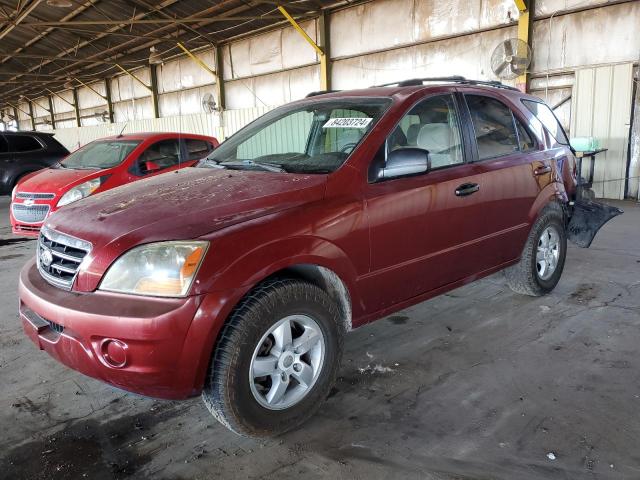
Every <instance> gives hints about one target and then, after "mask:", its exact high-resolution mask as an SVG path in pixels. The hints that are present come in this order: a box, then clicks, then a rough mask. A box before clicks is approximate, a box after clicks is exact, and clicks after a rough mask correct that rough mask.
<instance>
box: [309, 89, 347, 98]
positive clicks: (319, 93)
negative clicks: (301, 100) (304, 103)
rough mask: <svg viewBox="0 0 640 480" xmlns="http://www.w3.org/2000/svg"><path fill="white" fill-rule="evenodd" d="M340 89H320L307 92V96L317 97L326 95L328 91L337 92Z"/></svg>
mask: <svg viewBox="0 0 640 480" xmlns="http://www.w3.org/2000/svg"><path fill="white" fill-rule="evenodd" d="M339 91H340V90H318V91H316V92H310V93H307V95H306V97H305V98H309V97H315V96H317V95H324V94H326V93H335V92H339Z"/></svg>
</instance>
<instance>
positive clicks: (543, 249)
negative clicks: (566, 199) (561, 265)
mask: <svg viewBox="0 0 640 480" xmlns="http://www.w3.org/2000/svg"><path fill="white" fill-rule="evenodd" d="M559 259H560V234H559V233H558V230H557V229H556V228H555V227H554V226H551V225H550V226H548V227H547V228H545V229H544V231H543V232H542V235H540V238H539V239H538V248H537V251H536V270H537V273H538V278H540V279H541V280H549V279H550V278H551V277H552V276H553V274H554V272H555V271H556V268H558V260H559Z"/></svg>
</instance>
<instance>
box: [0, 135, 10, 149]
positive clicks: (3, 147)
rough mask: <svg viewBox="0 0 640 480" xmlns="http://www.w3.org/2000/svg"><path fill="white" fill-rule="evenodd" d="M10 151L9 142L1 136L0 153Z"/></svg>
mask: <svg viewBox="0 0 640 480" xmlns="http://www.w3.org/2000/svg"><path fill="white" fill-rule="evenodd" d="M8 151H9V145H7V141H6V140H5V139H4V136H3V135H0V153H7V152H8Z"/></svg>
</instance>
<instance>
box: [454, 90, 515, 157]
mask: <svg viewBox="0 0 640 480" xmlns="http://www.w3.org/2000/svg"><path fill="white" fill-rule="evenodd" d="M465 98H466V100H467V105H468V106H469V112H470V113H471V120H472V123H473V128H474V130H475V135H476V142H477V144H478V157H479V159H480V160H485V159H488V158H495V157H501V156H503V155H509V154H511V153H514V152H516V151H518V150H519V149H520V147H519V145H518V136H517V134H516V129H515V124H514V121H513V114H512V113H511V109H510V108H509V107H507V106H506V105H505V104H504V103H502V102H500V101H499V100H496V99H495V98H490V97H484V96H481V95H465Z"/></svg>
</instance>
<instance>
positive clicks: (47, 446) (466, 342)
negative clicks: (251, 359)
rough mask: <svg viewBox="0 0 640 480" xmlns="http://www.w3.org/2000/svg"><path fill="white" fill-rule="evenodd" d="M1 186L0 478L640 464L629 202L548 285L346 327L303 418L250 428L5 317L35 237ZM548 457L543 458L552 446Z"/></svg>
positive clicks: (563, 470) (588, 474)
mask: <svg viewBox="0 0 640 480" xmlns="http://www.w3.org/2000/svg"><path fill="white" fill-rule="evenodd" d="M7 205H8V200H7V199H6V197H4V198H0V218H1V222H2V223H0V270H1V275H0V385H1V389H0V425H1V427H2V434H1V435H0V452H1V453H0V471H1V472H2V475H3V476H5V477H4V478H11V479H17V478H29V479H56V478H91V479H110V478H125V477H130V478H147V477H149V478H151V477H152V478H172V479H176V478H177V479H181V478H182V479H187V478H267V479H269V478H278V479H285V478H294V477H295V478H300V477H302V478H327V477H329V478H363V479H364V478H366V479H370V478H393V479H397V478H416V479H417V478H420V479H454V478H455V479H487V478H491V479H530V478H544V479H549V478H551V479H555V478H558V479H575V478H601V479H607V478H616V479H630V478H640V449H639V448H638V439H639V438H640V416H639V415H638V412H639V411H640V356H639V355H638V354H637V353H638V350H639V345H640V329H639V328H638V326H639V325H640V241H639V239H640V206H639V205H637V204H635V203H631V202H624V203H622V202H620V203H617V205H620V206H622V208H624V209H625V211H626V213H625V214H624V215H623V216H622V217H618V218H616V219H614V220H613V221H612V222H610V223H609V224H608V225H607V226H606V227H605V228H604V229H603V231H602V232H601V233H600V234H599V236H598V237H597V239H596V241H595V242H594V244H593V246H592V247H591V248H590V249H588V250H582V249H578V248H570V250H569V252H568V256H567V263H566V267H565V272H564V276H563V277H562V280H561V281H560V284H559V285H558V287H557V289H556V290H555V292H554V293H553V294H552V295H549V296H547V297H543V298H537V299H536V298H529V297H523V296H519V295H517V294H514V293H512V292H511V291H510V290H509V289H508V288H507V287H506V285H505V283H504V281H503V277H502V275H501V274H498V275H494V276H493V277H490V278H488V279H485V280H482V281H479V282H476V283H475V284H472V285H469V286H467V287H464V288H461V289H458V290H456V291H453V292H451V293H450V294H448V295H444V296H442V297H440V298H436V299H434V300H431V301H428V302H425V303H422V304H420V305H418V306H415V307H413V308H410V309H407V310H405V311H403V312H401V313H399V314H396V315H393V316H392V317H389V318H387V319H384V320H380V321H379V322H376V323H374V324H372V325H370V326H367V327H363V328H361V329H359V330H357V331H355V332H353V333H351V334H350V335H349V336H348V337H347V341H346V352H345V357H344V362H343V366H342V370H341V377H340V379H339V381H338V383H337V385H336V388H335V389H334V391H333V392H332V395H331V397H330V398H329V399H328V401H327V402H326V403H325V405H324V406H323V407H322V409H321V410H320V412H319V414H318V415H316V416H315V417H314V418H313V419H312V420H311V421H310V422H309V423H308V424H307V425H306V426H305V427H304V428H303V429H301V430H299V431H296V432H293V433H290V434H287V435H285V436H284V437H281V438H278V439H275V440H267V441H259V442H258V441H253V440H249V439H244V438H240V437H237V436H235V435H234V434H232V433H230V432H228V431H227V430H226V429H224V428H223V427H221V426H220V425H218V424H217V423H216V422H215V421H214V420H213V418H212V417H211V416H210V415H209V413H208V412H207V410H206V409H205V408H204V406H203V405H202V404H201V402H200V400H199V399H197V398H196V399H193V400H190V401H186V402H161V401H154V400H150V399H146V398H141V397H137V396H134V395H130V394H126V393H124V392H121V391H118V390H114V389H112V388H110V387H109V386H107V385H104V384H102V383H100V382H98V381H95V380H92V379H90V378H87V377H84V376H82V375H80V374H78V373H76V372H73V371H71V370H68V369H66V368H64V367H62V366H61V365H59V364H58V363H56V362H55V361H53V360H52V359H51V358H49V357H48V356H47V355H46V354H44V353H42V352H39V351H38V350H36V348H35V347H34V345H33V344H32V343H31V342H30V341H28V340H27V338H26V337H25V336H24V335H23V334H22V330H21V327H20V325H19V323H18V317H17V315H16V282H17V276H18V271H19V269H20V267H21V266H22V265H23V264H24V263H25V261H26V260H27V259H28V258H29V257H30V256H31V255H32V254H33V252H34V243H33V242H31V241H21V240H18V239H15V238H12V236H11V234H10V230H9V228H8V225H7ZM549 457H552V458H555V459H550V458H549Z"/></svg>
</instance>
